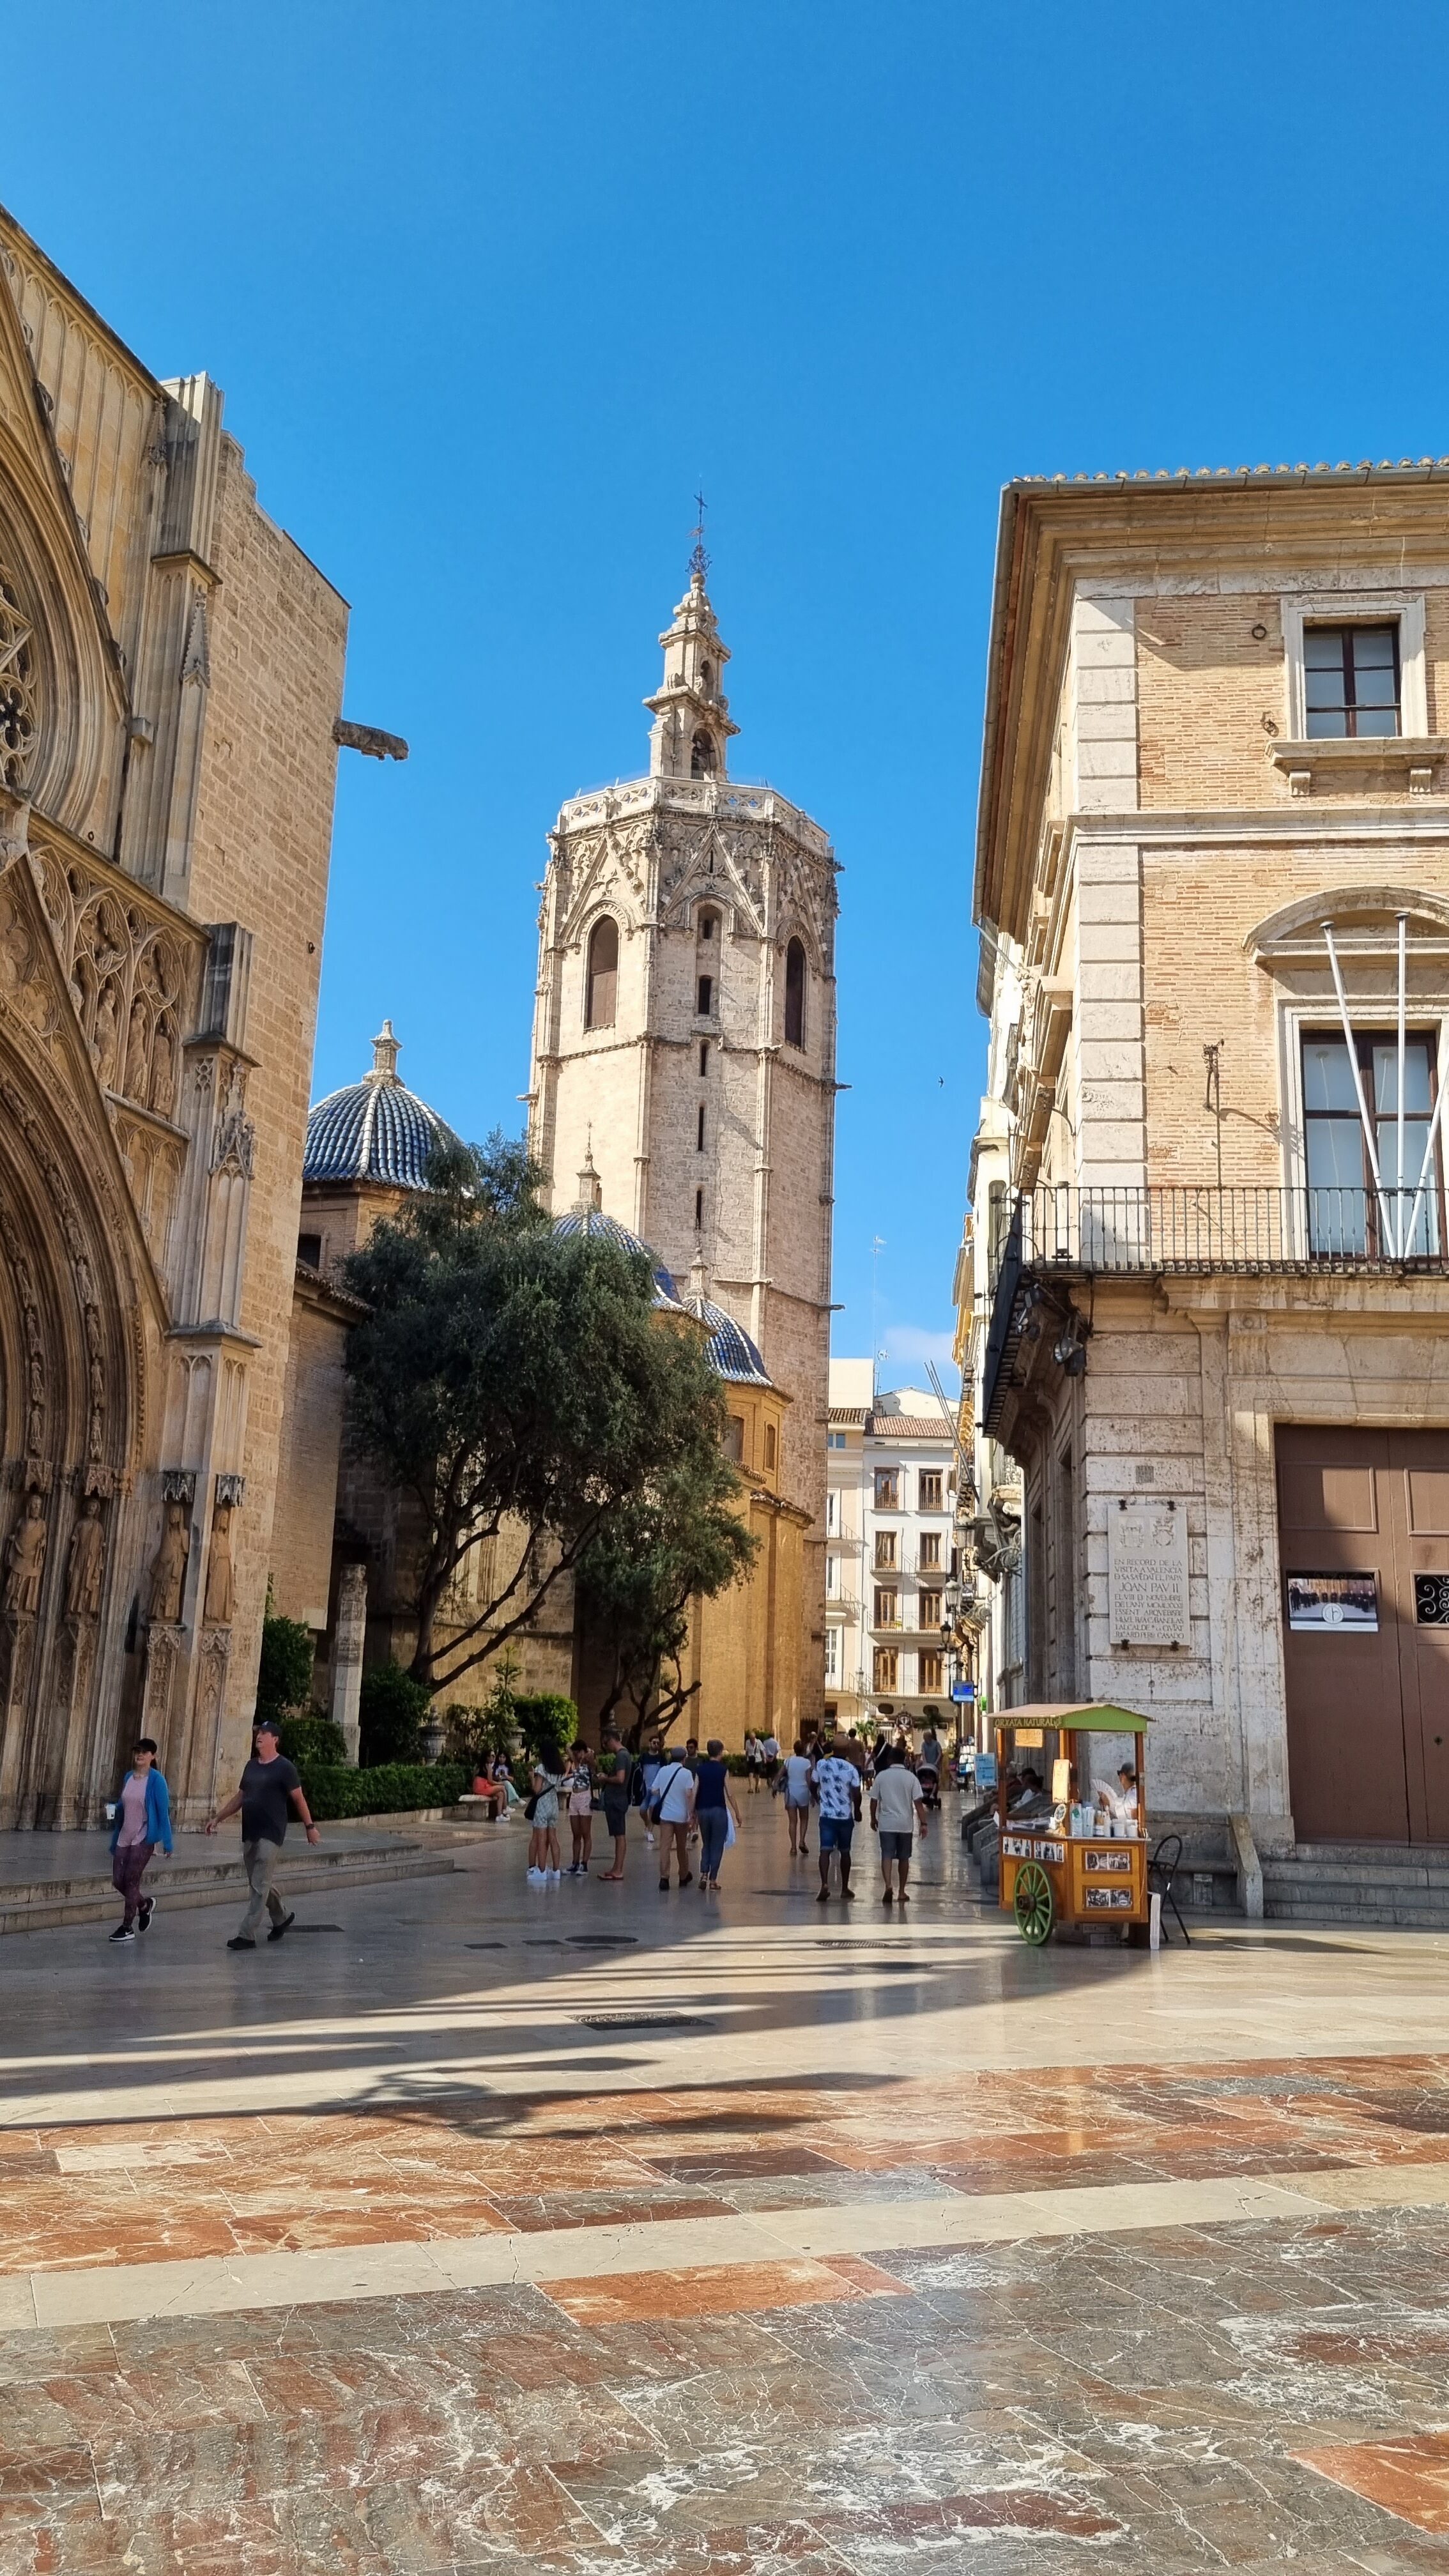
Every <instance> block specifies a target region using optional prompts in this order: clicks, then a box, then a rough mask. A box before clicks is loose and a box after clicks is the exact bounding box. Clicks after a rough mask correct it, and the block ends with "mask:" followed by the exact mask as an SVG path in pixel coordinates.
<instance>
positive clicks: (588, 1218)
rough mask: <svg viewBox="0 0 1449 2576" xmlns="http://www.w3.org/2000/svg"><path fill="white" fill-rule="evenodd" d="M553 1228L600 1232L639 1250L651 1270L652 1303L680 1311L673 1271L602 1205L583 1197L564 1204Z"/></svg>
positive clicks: (628, 1248) (556, 1230)
mask: <svg viewBox="0 0 1449 2576" xmlns="http://www.w3.org/2000/svg"><path fill="white" fill-rule="evenodd" d="M553 1230H554V1233H555V1234H599V1235H602V1236H603V1237H604V1238H605V1240H606V1241H607V1242H609V1243H617V1244H619V1245H621V1246H622V1248H623V1250H624V1251H625V1252H642V1253H643V1255H644V1258H645V1260H646V1261H647V1262H648V1264H649V1267H650V1269H651V1271H652V1272H653V1274H654V1304H655V1306H656V1307H659V1308H663V1309H667V1311H668V1312H669V1313H671V1314H675V1315H677V1314H678V1313H679V1311H680V1307H679V1291H678V1289H677V1288H676V1287H675V1284H674V1279H673V1275H672V1273H671V1272H670V1271H668V1270H666V1269H665V1267H664V1264H663V1262H662V1261H661V1260H660V1258H659V1255H658V1253H657V1252H655V1251H653V1250H652V1249H651V1247H650V1246H649V1245H648V1244H647V1243H641V1242H640V1240H639V1237H638V1235H637V1234H631V1233H630V1232H629V1229H628V1227H627V1225H621V1224H620V1223H619V1220H618V1218H617V1217H615V1216H605V1214H604V1212H603V1209H602V1208H597V1207H593V1206H590V1205H589V1204H588V1202H587V1201H585V1202H584V1203H583V1204H582V1205H580V1206H579V1207H571V1208H565V1210H564V1212H563V1214H562V1216H556V1217H555V1218H554V1221H553Z"/></svg>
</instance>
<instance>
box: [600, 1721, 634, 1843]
mask: <svg viewBox="0 0 1449 2576" xmlns="http://www.w3.org/2000/svg"><path fill="white" fill-rule="evenodd" d="M633 1773H634V1765H633V1762H632V1760H631V1759H630V1756H629V1755H628V1754H627V1753H626V1752H625V1750H624V1745H623V1739H622V1737H620V1736H619V1735H617V1734H616V1733H615V1731H614V1729H613V1728H612V1727H610V1729H609V1731H608V1733H607V1734H606V1735H605V1737H604V1750H603V1756H602V1759H601V1761H600V1763H599V1787H600V1790H601V1791H602V1794H603V1800H604V1825H605V1828H606V1830H607V1831H608V1832H609V1833H611V1834H612V1835H613V1837H614V1864H613V1867H612V1869H601V1870H600V1872H599V1876H600V1878H610V1879H620V1878H622V1877H623V1875H624V1853H625V1851H626V1849H627V1847H628V1833H629V1786H630V1782H631V1780H632V1778H633Z"/></svg>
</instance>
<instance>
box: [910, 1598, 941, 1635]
mask: <svg viewBox="0 0 1449 2576" xmlns="http://www.w3.org/2000/svg"><path fill="white" fill-rule="evenodd" d="M917 1600H918V1602H919V1604H920V1607H919V1609H918V1611H917V1613H916V1625H917V1626H918V1627H920V1628H939V1627H940V1624H941V1596H940V1593H939V1592H922V1593H919V1594H918V1595H917Z"/></svg>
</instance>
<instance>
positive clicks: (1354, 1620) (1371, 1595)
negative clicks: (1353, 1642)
mask: <svg viewBox="0 0 1449 2576" xmlns="http://www.w3.org/2000/svg"><path fill="white" fill-rule="evenodd" d="M1287 1584H1288V1625H1289V1627H1290V1628H1294V1629H1314V1628H1338V1629H1345V1628H1346V1629H1350V1630H1354V1631H1356V1632H1357V1633H1358V1634H1359V1635H1360V1636H1363V1635H1370V1636H1372V1635H1375V1634H1377V1631H1378V1624H1379V1579H1378V1576H1377V1575H1376V1574H1290V1575H1289V1576H1288V1577H1287Z"/></svg>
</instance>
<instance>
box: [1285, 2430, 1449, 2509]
mask: <svg viewBox="0 0 1449 2576" xmlns="http://www.w3.org/2000/svg"><path fill="white" fill-rule="evenodd" d="M1442 2403H1443V2399H1442V2398H1441V2404H1442ZM1298 2456H1299V2458H1300V2459H1301V2460H1302V2461H1303V2463H1304V2465H1305V2467H1307V2468H1310V2469H1316V2470H1317V2472H1318V2474H1319V2476H1320V2477H1323V2478H1331V2479H1332V2481H1333V2483H1334V2484H1335V2485H1336V2486H1341V2487H1347V2488H1349V2489H1350V2490H1351V2491H1352V2493H1353V2494H1354V2495H1359V2496H1365V2497H1367V2499H1368V2501H1369V2502H1370V2503H1371V2504H1376V2505H1379V2506H1381V2507H1382V2509H1383V2511H1384V2512H1385V2513H1391V2514H1393V2515H1394V2517H1395V2519H1396V2520H1398V2521H1400V2522H1411V2523H1413V2525H1414V2527H1415V2529H1416V2530H1418V2531H1430V2532H1449V2433H1419V2434H1415V2435H1411V2436H1409V2437H1408V2438H1399V2439H1395V2440H1391V2441H1381V2442H1354V2443H1345V2444H1341V2445H1338V2446H1336V2447H1331V2448H1328V2449H1325V2450H1316V2451H1303V2452H1300V2453H1299V2455H1298Z"/></svg>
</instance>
